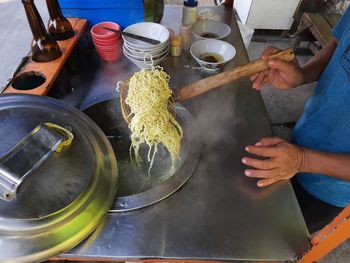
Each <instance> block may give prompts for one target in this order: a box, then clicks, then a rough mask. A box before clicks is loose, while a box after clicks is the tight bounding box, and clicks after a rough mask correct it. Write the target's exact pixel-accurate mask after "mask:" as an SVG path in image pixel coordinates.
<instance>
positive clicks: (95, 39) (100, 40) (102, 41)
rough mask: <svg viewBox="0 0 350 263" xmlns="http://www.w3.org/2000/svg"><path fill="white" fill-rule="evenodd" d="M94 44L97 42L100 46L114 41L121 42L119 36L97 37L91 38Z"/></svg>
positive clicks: (108, 44) (114, 42) (111, 43)
mask: <svg viewBox="0 0 350 263" xmlns="http://www.w3.org/2000/svg"><path fill="white" fill-rule="evenodd" d="M92 40H93V41H94V43H95V44H98V45H100V46H110V45H114V44H116V43H119V42H122V38H121V37H113V38H110V39H97V38H92Z"/></svg>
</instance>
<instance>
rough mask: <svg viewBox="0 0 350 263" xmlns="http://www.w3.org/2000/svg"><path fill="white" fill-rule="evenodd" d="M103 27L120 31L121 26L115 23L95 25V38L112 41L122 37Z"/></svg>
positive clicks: (92, 32) (93, 29)
mask: <svg viewBox="0 0 350 263" xmlns="http://www.w3.org/2000/svg"><path fill="white" fill-rule="evenodd" d="M101 27H108V28H111V29H115V30H118V31H120V30H121V28H120V25H118V24H117V23H114V22H102V23H98V24H96V25H94V26H93V27H92V28H91V31H90V32H91V35H92V37H93V38H97V39H110V38H114V37H117V36H119V37H120V33H119V34H118V33H115V32H112V31H109V30H106V29H103V28H101Z"/></svg>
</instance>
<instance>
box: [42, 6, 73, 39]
mask: <svg viewBox="0 0 350 263" xmlns="http://www.w3.org/2000/svg"><path fill="white" fill-rule="evenodd" d="M46 5H47V9H48V10H49V14H50V19H49V23H48V30H49V33H50V34H51V35H52V36H53V37H54V38H55V39H56V40H65V39H68V38H71V37H72V36H74V31H73V28H72V25H71V24H70V23H69V21H68V20H67V18H65V17H64V16H63V14H62V10H61V7H60V4H59V3H58V0H46Z"/></svg>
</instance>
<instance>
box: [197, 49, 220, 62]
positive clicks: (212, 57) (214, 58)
mask: <svg viewBox="0 0 350 263" xmlns="http://www.w3.org/2000/svg"><path fill="white" fill-rule="evenodd" d="M199 59H200V60H203V61H205V62H209V63H220V62H223V61H224V58H223V57H222V56H221V55H220V54H218V53H213V52H206V53H203V54H201V55H200V56H199Z"/></svg>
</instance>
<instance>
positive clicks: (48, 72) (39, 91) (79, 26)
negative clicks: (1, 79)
mask: <svg viewBox="0 0 350 263" xmlns="http://www.w3.org/2000/svg"><path fill="white" fill-rule="evenodd" d="M68 20H69V22H70V23H71V25H72V27H73V30H74V32H75V35H74V36H73V37H72V38H70V39H67V40H63V41H57V43H58V45H59V46H60V49H61V51H62V55H61V57H59V58H58V59H56V60H53V61H50V62H44V63H42V62H41V63H40V62H35V61H33V60H32V59H31V58H30V59H29V60H28V62H27V63H26V64H25V65H24V66H23V67H22V68H21V69H20V70H19V72H18V73H17V74H16V76H14V78H13V79H15V78H16V77H18V76H20V75H22V74H25V73H28V72H29V73H30V72H34V74H35V75H40V76H43V77H44V78H45V82H43V83H42V84H41V85H40V86H38V87H36V88H34V89H29V90H24V89H23V90H20V89H15V88H14V87H13V86H12V82H11V83H10V85H9V86H8V87H7V88H6V89H5V90H4V93H23V94H33V95H40V96H43V95H46V94H47V93H48V91H49V90H50V88H51V86H52V84H53V83H54V82H55V80H56V78H57V76H58V74H59V73H60V71H61V70H62V67H63V65H64V64H65V62H66V61H67V59H68V57H69V56H70V54H71V53H72V51H73V49H74V47H75V45H76V43H77V42H78V40H79V39H80V37H81V35H82V33H83V32H84V30H85V28H86V26H87V20H86V19H81V18H68Z"/></svg>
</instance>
